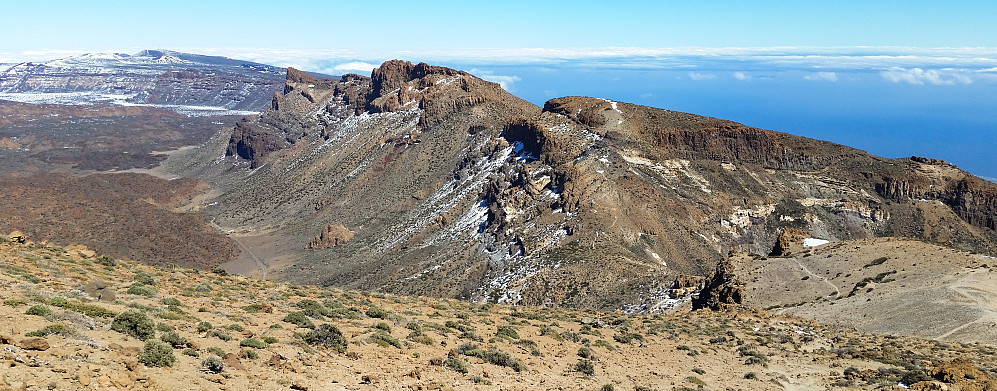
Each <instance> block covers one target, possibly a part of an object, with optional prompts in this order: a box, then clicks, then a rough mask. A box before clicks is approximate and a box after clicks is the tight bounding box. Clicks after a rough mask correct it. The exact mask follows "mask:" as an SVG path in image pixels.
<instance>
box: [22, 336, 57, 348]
mask: <svg viewBox="0 0 997 391" xmlns="http://www.w3.org/2000/svg"><path fill="white" fill-rule="evenodd" d="M17 346H18V347H20V348H21V349H25V350H48V348H49V347H50V346H49V343H48V341H47V340H45V338H26V339H22V340H21V342H20V343H19V344H17Z"/></svg>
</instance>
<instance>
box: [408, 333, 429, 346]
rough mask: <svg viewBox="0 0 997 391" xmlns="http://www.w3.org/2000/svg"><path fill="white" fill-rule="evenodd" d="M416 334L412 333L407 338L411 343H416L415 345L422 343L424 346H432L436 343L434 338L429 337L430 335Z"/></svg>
mask: <svg viewBox="0 0 997 391" xmlns="http://www.w3.org/2000/svg"><path fill="white" fill-rule="evenodd" d="M414 334H415V333H411V334H409V336H408V337H406V338H408V340H409V341H412V342H415V343H421V344H423V345H430V346H432V345H433V344H435V341H433V338H432V337H430V336H428V335H426V334H417V335H414Z"/></svg>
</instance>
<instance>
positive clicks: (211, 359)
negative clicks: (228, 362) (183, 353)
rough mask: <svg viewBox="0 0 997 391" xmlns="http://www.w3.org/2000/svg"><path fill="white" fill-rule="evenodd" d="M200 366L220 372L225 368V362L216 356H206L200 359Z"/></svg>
mask: <svg viewBox="0 0 997 391" xmlns="http://www.w3.org/2000/svg"><path fill="white" fill-rule="evenodd" d="M201 366H202V367H204V370H205V371H208V372H210V373H221V372H222V371H224V370H225V363H224V362H222V359H221V358H219V357H218V356H208V357H205V358H204V360H201Z"/></svg>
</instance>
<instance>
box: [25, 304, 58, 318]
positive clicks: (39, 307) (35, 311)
mask: <svg viewBox="0 0 997 391" xmlns="http://www.w3.org/2000/svg"><path fill="white" fill-rule="evenodd" d="M51 313H52V309H51V308H48V306H47V305H45V304H35V305H33V306H31V308H28V310H27V311H24V314H25V315H38V316H45V315H48V314H51Z"/></svg>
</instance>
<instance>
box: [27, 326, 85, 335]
mask: <svg viewBox="0 0 997 391" xmlns="http://www.w3.org/2000/svg"><path fill="white" fill-rule="evenodd" d="M75 333H76V330H73V328H72V327H69V326H66V325H64V324H62V323H53V324H50V325H48V326H45V327H44V328H42V329H41V330H35V331H30V332H27V333H25V334H24V335H25V336H28V337H42V338H44V337H48V336H50V335H61V336H65V337H68V336H71V335H73V334H75Z"/></svg>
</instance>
